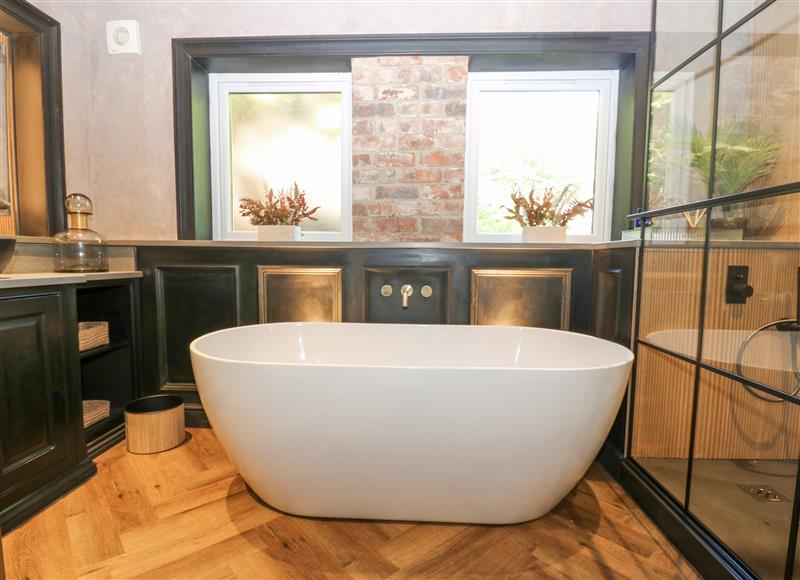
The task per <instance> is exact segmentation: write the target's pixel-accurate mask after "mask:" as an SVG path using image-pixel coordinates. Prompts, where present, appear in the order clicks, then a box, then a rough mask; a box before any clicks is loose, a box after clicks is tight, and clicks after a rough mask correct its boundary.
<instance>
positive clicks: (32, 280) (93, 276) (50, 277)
mask: <svg viewBox="0 0 800 580" xmlns="http://www.w3.org/2000/svg"><path fill="white" fill-rule="evenodd" d="M141 277H142V273H141V272H139V271H137V270H126V271H116V272H86V273H74V274H73V273H62V272H26V273H24V274H0V290H5V289H8V288H30V287H33V286H55V285H57V284H83V283H84V282H93V281H95V280H121V279H125V278H141Z"/></svg>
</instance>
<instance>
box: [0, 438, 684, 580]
mask: <svg viewBox="0 0 800 580" xmlns="http://www.w3.org/2000/svg"><path fill="white" fill-rule="evenodd" d="M97 466H98V471H97V476H95V477H94V478H93V479H91V480H90V481H88V482H87V483H86V484H84V485H82V486H81V487H79V488H78V489H76V490H75V491H73V492H72V493H70V494H69V495H68V496H66V497H64V498H62V499H61V500H59V501H58V502H57V503H55V504H53V505H52V506H50V507H49V508H48V509H46V510H45V511H43V512H41V513H40V514H38V515H36V516H35V517H34V518H32V519H31V520H30V521H28V522H27V523H25V524H24V525H22V526H20V527H19V528H18V529H16V530H14V531H13V532H11V533H10V534H8V535H6V536H5V537H4V538H3V557H4V560H5V562H4V563H5V570H6V574H7V575H8V578H10V579H27V578H30V579H34V578H46V579H52V580H61V579H69V578H148V579H160V578H163V579H192V580H194V579H200V578H275V579H281V580H283V579H308V578H314V579H316V578H320V579H326V578H328V579H348V578H369V579H381V578H392V579H401V578H415V579H421V578H429V579H440V578H476V579H477V578H480V579H495V578H496V579H500V578H520V579H524V578H565V577H566V578H600V579H603V578H609V579H610V578H614V579H616V578H697V574H696V573H695V571H694V570H693V569H692V568H691V566H690V565H689V564H688V563H687V562H686V561H685V560H684V559H683V558H682V557H681V555H680V554H679V553H678V552H677V551H676V550H675V548H674V547H673V546H672V545H671V544H670V543H669V541H667V539H666V538H665V537H664V536H663V535H662V534H661V532H660V531H659V530H658V528H656V527H655V525H653V523H652V522H651V521H650V520H649V519H648V518H647V517H646V516H645V515H644V514H643V513H642V512H641V510H640V509H639V508H638V507H637V506H636V505H635V503H634V502H633V501H632V500H631V498H630V497H628V495H627V494H626V493H625V492H624V491H623V490H622V488H620V487H619V485H617V484H616V483H615V482H613V481H612V480H611V479H610V478H609V477H608V475H607V474H606V473H605V472H604V471H603V470H602V468H600V467H599V466H596V465H595V466H593V467H592V468H591V469H590V471H589V473H588V474H587V476H586V477H585V478H584V479H583V480H582V481H581V482H580V484H578V486H577V487H576V488H575V489H574V490H573V491H572V492H571V493H570V494H569V496H568V497H567V498H566V499H565V500H564V501H563V502H561V504H559V506H558V507H557V508H556V509H555V510H553V512H552V513H550V514H548V515H547V516H545V517H543V518H540V519H538V520H535V521H533V522H528V523H526V524H519V525H515V526H471V525H452V524H414V523H407V522H403V523H392V522H362V521H340V520H324V519H311V518H299V517H293V516H289V515H286V514H283V513H280V512H277V511H274V510H271V509H270V508H269V507H267V506H265V505H263V504H262V503H260V502H259V501H257V499H256V498H255V497H253V495H251V492H250V491H249V490H248V489H247V488H246V486H245V485H244V483H243V482H242V480H241V478H239V477H238V476H237V475H236V471H235V469H234V467H233V465H232V464H231V463H230V461H229V460H228V458H227V456H226V455H225V452H224V451H223V450H222V448H221V447H220V445H219V442H218V441H217V439H216V438H215V437H214V434H213V432H212V431H210V430H207V429H191V430H190V438H189V439H188V441H187V442H186V443H184V444H183V445H181V446H180V447H178V448H176V449H172V450H170V451H167V452H164V453H160V454H156V455H132V454H129V453H127V452H126V451H125V448H124V445H118V446H117V447H115V448H113V449H111V450H109V451H107V452H106V453H104V454H102V455H101V456H100V457H98V458H97Z"/></svg>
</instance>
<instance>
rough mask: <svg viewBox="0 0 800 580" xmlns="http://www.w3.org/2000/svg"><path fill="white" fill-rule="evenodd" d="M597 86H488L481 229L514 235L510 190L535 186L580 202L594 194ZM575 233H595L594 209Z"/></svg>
mask: <svg viewBox="0 0 800 580" xmlns="http://www.w3.org/2000/svg"><path fill="white" fill-rule="evenodd" d="M599 101H600V95H599V93H598V92H597V91H483V92H481V94H480V115H479V120H478V123H479V129H478V141H479V144H478V220H477V221H478V233H494V234H496V233H512V232H516V231H519V230H520V225H519V224H518V223H517V222H515V221H513V220H507V219H505V216H507V215H509V214H508V212H507V211H506V210H505V209H503V207H504V206H509V205H511V194H512V192H514V191H515V190H519V191H520V192H521V193H523V194H524V195H527V194H528V192H529V191H530V189H531V187H534V186H535V189H536V191H539V192H541V191H542V190H543V189H544V188H545V187H553V188H554V190H555V191H556V192H560V191H561V190H562V189H563V188H564V187H565V186H566V185H568V184H573V185H574V186H576V188H575V190H576V199H578V200H580V201H583V200H586V199H593V198H594V180H595V160H596V157H597V121H598V119H597V117H598V109H599ZM567 232H568V233H569V234H573V235H575V234H583V235H586V234H591V233H592V212H591V211H589V212H587V213H586V214H585V215H583V216H581V217H578V218H576V219H574V220H573V221H571V222H570V223H569V226H568V228H567Z"/></svg>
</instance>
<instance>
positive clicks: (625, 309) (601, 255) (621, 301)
mask: <svg viewBox="0 0 800 580" xmlns="http://www.w3.org/2000/svg"><path fill="white" fill-rule="evenodd" d="M592 271H593V273H592V318H591V320H592V324H591V328H592V331H591V334H593V335H594V336H599V337H600V338H605V339H607V340H613V341H614V342H617V343H619V344H621V345H623V346H626V347H628V348H630V345H631V336H632V335H631V331H632V328H631V324H632V321H633V301H634V286H635V272H636V248H619V249H614V250H597V251H595V252H594V259H593V268H592ZM627 409H628V397H627V395H626V397H625V398H624V399H623V400H622V404H621V405H620V408H619V411H618V412H617V417H616V419H614V424H613V425H612V427H611V432H610V433H609V435H608V439H607V440H606V443H605V445H604V446H603V450H602V451H601V454H600V458H601V462H602V463H603V465H604V466H605V467H606V469H608V470H609V471H610V472H611V473H612V475H614V476H615V477H617V478H619V469H620V463H621V461H622V456H623V452H624V449H625V422H626V414H627Z"/></svg>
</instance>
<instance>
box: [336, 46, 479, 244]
mask: <svg viewBox="0 0 800 580" xmlns="http://www.w3.org/2000/svg"><path fill="white" fill-rule="evenodd" d="M352 78H353V239H354V240H363V241H419V242H439V241H456V240H458V241H460V240H461V237H462V228H463V214H464V143H465V125H466V107H467V57H462V56H393V57H376V58H355V59H353V61H352Z"/></svg>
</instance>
